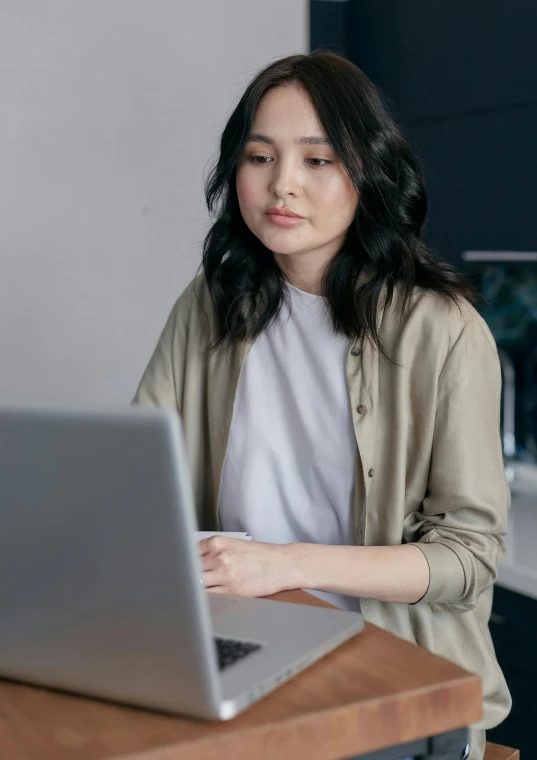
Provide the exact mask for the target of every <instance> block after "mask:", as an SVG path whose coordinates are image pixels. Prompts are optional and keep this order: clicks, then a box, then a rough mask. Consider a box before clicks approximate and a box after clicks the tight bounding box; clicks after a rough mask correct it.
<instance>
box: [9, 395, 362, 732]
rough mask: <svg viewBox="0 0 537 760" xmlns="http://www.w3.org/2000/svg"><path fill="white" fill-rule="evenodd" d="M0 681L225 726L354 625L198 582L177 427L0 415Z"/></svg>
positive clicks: (124, 416) (339, 616) (122, 417)
mask: <svg viewBox="0 0 537 760" xmlns="http://www.w3.org/2000/svg"><path fill="white" fill-rule="evenodd" d="M0 524H1V530H0V675H2V676H4V677H7V678H12V679H16V680H22V681H25V682H30V683H35V684H41V685H44V686H49V687H54V688H58V689H64V690H69V691H74V692H79V693H83V694H88V695H92V696H96V697H101V698H104V699H108V700H113V701H119V702H125V703H131V704H135V705H139V706H144V707H149V708H155V709H159V710H165V711H170V712H173V713H180V714H187V715H191V716H197V717H200V718H206V719H212V720H227V719H229V718H232V717H233V716H234V715H236V714H237V713H238V712H240V711H241V710H243V709H244V708H245V707H247V706H248V705H250V704H251V703H252V702H255V701H256V700H258V699H259V698H260V697H261V696H263V695H264V694H266V693H267V692H269V691H271V690H273V689H274V688H275V687H276V686H278V685H279V684H281V683H282V682H284V681H286V680H288V679H289V678H290V677H291V676H292V675H293V674H295V673H297V672H299V671H300V670H302V669H303V668H305V667H306V666H307V665H309V664H310V663H312V662H314V661H315V660H317V659H319V658H320V657H322V656H323V655H324V654H326V653H327V652H329V651H331V650H332V649H334V648H335V647H337V646H338V645H339V644H341V643H342V642H343V641H345V640H346V639H348V638H350V637H351V636H353V635H355V634H356V633H358V632H359V631H360V630H361V629H362V628H363V619H362V616H361V615H360V614H359V613H357V612H348V611H343V610H332V609H328V608H324V609H323V608H320V607H309V606H302V605H296V604H288V603H285V602H276V601H272V600H267V599H252V598H246V597H237V596H220V595H218V596H215V595H211V594H209V593H208V592H207V591H206V590H205V589H204V588H203V587H202V585H201V584H200V576H199V574H200V572H201V560H200V558H199V555H198V547H197V544H196V540H195V536H194V534H195V531H196V529H197V527H198V526H197V524H196V514H195V510H194V503H193V495H192V489H191V483H190V478H189V472H188V469H187V461H186V455H185V450H184V444H183V436H182V429H181V424H180V420H179V418H178V416H177V415H176V414H173V413H171V412H167V411H164V410H162V409H142V408H131V407H129V408H126V409H125V410H120V411H117V410H114V411H110V410H99V411H93V410H91V411H90V410H86V411H81V410H78V411H74V410H58V409H23V408H6V407H3V408H0Z"/></svg>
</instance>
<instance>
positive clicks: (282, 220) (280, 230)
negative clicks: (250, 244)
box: [236, 84, 358, 261]
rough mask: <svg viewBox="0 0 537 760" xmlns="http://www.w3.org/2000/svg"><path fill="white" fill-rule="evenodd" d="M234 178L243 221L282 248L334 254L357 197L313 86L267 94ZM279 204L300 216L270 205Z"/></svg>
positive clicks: (284, 252) (267, 241)
mask: <svg viewBox="0 0 537 760" xmlns="http://www.w3.org/2000/svg"><path fill="white" fill-rule="evenodd" d="M236 184H237V195H238V199H239V206H240V210H241V213H242V216H243V219H244V221H245V223H246V224H247V226H248V227H249V228H250V230H251V231H252V232H253V234H254V235H255V236H256V237H258V238H259V240H261V242H262V243H263V244H264V245H265V246H266V247H267V248H268V249H269V250H271V251H273V252H274V253H275V254H280V255H292V254H315V258H316V259H319V260H321V259H322V260H325V261H328V260H330V259H331V258H332V257H333V256H334V255H335V254H336V253H337V251H338V250H339V248H340V246H341V244H342V243H343V241H344V239H345V234H346V231H347V229H348V228H349V225H350V224H351V222H352V220H353V219H354V216H355V212H356V205H357V202H358V196H357V193H356V191H355V189H354V187H353V185H352V182H351V180H350V178H349V175H348V174H347V171H346V169H345V168H344V166H343V164H342V163H341V162H340V161H339V160H338V158H337V156H336V154H335V152H334V150H333V149H332V147H331V146H330V144H329V143H328V141H327V137H326V134H325V132H324V130H323V128H322V126H321V123H320V121H319V118H318V116H317V113H316V112H315V109H314V107H313V104H312V103H311V101H310V99H309V96H308V94H307V93H306V92H305V90H303V89H302V88H300V87H299V86H297V85H295V84H288V85H285V86H280V87H275V88H273V89H272V90H269V91H268V92H267V94H266V95H265V96H264V97H263V98H262V99H261V101H260V103H259V105H258V108H257V111H256V114H255V118H254V121H253V124H252V128H251V133H250V135H249V139H248V141H247V143H246V145H245V148H244V151H243V154H242V156H241V158H240V160H239V163H238V165H237V180H236ZM281 209H285V210H289V211H292V212H294V213H295V214H298V216H299V218H292V217H291V218H290V217H286V216H280V215H278V214H276V213H271V212H274V211H277V210H281Z"/></svg>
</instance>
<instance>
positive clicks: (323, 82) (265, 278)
mask: <svg viewBox="0 0 537 760" xmlns="http://www.w3.org/2000/svg"><path fill="white" fill-rule="evenodd" d="M291 82H293V83H296V84H298V85H300V86H301V87H302V88H303V89H304V90H305V91H306V92H307V93H308V94H309V97H310V99H311V101H312V103H313V106H314V108H315V109H316V111H317V115H318V117H319V120H320V122H321V124H322V125H323V127H324V129H325V131H326V135H327V137H328V139H329V140H330V142H331V144H332V146H333V149H334V151H335V153H336V155H337V156H338V158H339V160H340V161H341V162H342V164H343V165H344V167H345V168H346V170H347V172H348V174H349V177H350V179H351V181H352V183H353V185H354V187H355V189H356V190H357V192H358V193H359V200H358V204H357V209H356V215H355V218H354V220H353V222H352V224H351V225H350V227H349V229H348V231H347V234H346V237H345V240H344V242H343V244H342V246H341V247H340V249H339V251H338V252H337V253H336V255H335V256H334V257H333V259H332V260H331V262H330V263H329V265H328V266H327V268H326V271H325V273H324V277H323V280H322V293H323V296H324V297H325V298H326V300H327V305H328V307H329V309H330V313H331V316H332V321H333V326H334V330H335V331H336V332H337V333H340V334H343V335H346V336H347V337H349V338H356V337H358V336H359V335H362V334H365V335H367V336H369V337H370V338H371V340H372V341H373V342H374V344H375V345H376V346H377V348H378V349H380V351H381V353H383V354H384V355H385V351H384V349H383V346H382V344H381V342H380V339H379V335H378V331H377V325H376V315H377V309H378V303H379V296H380V294H381V291H382V290H383V288H386V304H387V305H389V304H390V303H391V301H392V298H393V292H394V286H395V285H396V284H397V283H399V286H400V288H401V292H402V295H403V298H402V310H403V311H404V309H405V308H406V306H407V305H408V300H409V297H410V295H411V293H412V289H413V287H414V286H416V285H419V286H421V287H423V288H427V289H429V290H431V291H434V292H435V293H437V294H438V296H440V297H441V298H442V299H443V300H445V301H448V302H452V303H454V304H457V303H458V302H459V299H460V298H461V297H462V298H467V299H468V300H470V301H472V300H474V299H475V295H476V293H475V291H474V289H473V287H472V286H471V285H470V284H469V283H468V282H467V281H466V280H465V278H463V277H462V276H461V275H460V274H458V273H457V272H456V271H455V269H454V268H453V267H451V266H449V265H448V264H447V263H445V262H444V261H441V260H439V259H438V258H436V257H435V255H434V254H433V253H432V252H431V250H430V249H429V248H428V247H427V246H426V244H425V243H424V241H423V240H422V231H423V226H424V223H425V218H426V214H427V197H426V194H425V188H424V183H423V177H422V172H421V168H420V165H419V162H418V159H417V158H416V156H415V155H414V153H413V152H412V150H411V148H410V146H409V145H408V143H407V142H406V140H405V139H404V138H403V136H402V134H401V132H400V131H399V129H398V127H397V126H396V124H395V122H394V120H393V118H392V117H391V115H390V112H389V110H388V108H387V106H386V105H385V103H384V102H383V99H382V97H381V95H380V93H379V91H378V90H377V88H376V87H375V86H374V85H373V83H372V82H371V81H370V80H369V79H368V78H367V77H366V75H365V74H364V73H363V72H362V71H361V70H360V69H359V68H358V67H357V66H355V65H354V64H353V63H351V62H350V61H348V60H347V59H345V58H343V57H341V56H339V55H336V54H335V53H332V52H330V51H327V50H316V51H314V52H312V53H310V54H309V55H291V56H289V57H286V58H282V59H280V60H277V61H275V62H274V63H271V64H270V65H269V66H267V67H266V68H265V69H263V70H262V71H261V72H260V73H259V74H257V75H256V76H255V77H254V79H253V80H252V81H251V82H250V84H249V85H248V87H247V88H246V91H245V92H244V94H243V96H242V97H241V99H240V101H239V103H238V105H237V107H236V108H235V110H234V111H233V113H232V114H231V116H230V118H229V120H228V122H227V124H226V126H225V128H224V130H223V133H222V136H221V139H220V152H219V155H218V158H217V161H216V163H215V165H214V166H213V168H212V169H211V171H210V173H209V175H208V177H207V179H206V182H205V198H206V202H207V207H208V209H209V212H210V213H211V214H212V215H213V216H215V215H216V220H215V221H214V223H213V225H212V227H211V228H210V230H209V232H208V234H207V236H206V238H205V241H204V245H203V258H202V267H203V270H204V273H205V278H206V282H207V285H208V287H209V291H210V294H211V298H212V302H213V306H214V311H215V318H216V329H217V337H216V338H215V340H214V342H213V344H212V348H213V349H216V348H217V347H218V346H231V345H232V344H234V343H237V342H239V341H242V340H245V339H249V338H255V337H257V336H258V335H259V334H260V333H261V332H262V331H263V330H264V329H265V328H266V327H267V326H268V325H269V324H270V322H271V321H272V320H273V319H274V317H275V316H276V314H277V313H278V311H279V309H280V306H281V304H282V300H283V294H284V292H285V290H284V289H285V278H284V276H283V273H282V271H281V270H280V268H279V267H278V265H277V263H276V261H275V259H274V256H273V254H272V252H271V251H269V250H268V248H266V247H265V246H264V245H263V243H261V241H260V240H259V239H258V238H257V237H256V236H255V235H254V234H253V233H252V232H251V231H250V230H249V228H248V227H247V226H246V223H245V222H244V220H243V218H242V215H241V212H240V208H239V202H238V197H237V190H236V186H235V175H236V167H237V162H238V160H239V158H240V157H241V154H242V152H243V149H244V146H245V143H246V140H247V137H248V135H249V133H250V127H251V124H252V121H253V118H254V114H255V111H256V108H257V105H258V103H259V101H260V100H261V98H262V97H263V95H265V93H267V92H268V90H270V89H271V88H273V87H278V86H279V85H285V84H289V83H291ZM364 268H366V271H369V272H371V273H372V276H370V278H369V279H368V280H367V281H366V282H364V283H363V284H359V283H358V278H359V276H360V273H361V272H362V271H363V270H364ZM364 279H365V278H364Z"/></svg>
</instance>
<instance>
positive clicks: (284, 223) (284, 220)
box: [267, 214, 304, 227]
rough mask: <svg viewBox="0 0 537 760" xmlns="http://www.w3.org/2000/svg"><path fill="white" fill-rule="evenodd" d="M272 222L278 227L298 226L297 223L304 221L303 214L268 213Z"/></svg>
mask: <svg viewBox="0 0 537 760" xmlns="http://www.w3.org/2000/svg"><path fill="white" fill-rule="evenodd" d="M267 216H268V218H269V219H270V221H271V222H272V224H275V225H277V226H278V227H296V226H297V224H300V222H303V221H304V218H303V217H301V216H284V215H283V214H267Z"/></svg>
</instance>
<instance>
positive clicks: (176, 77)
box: [0, 0, 307, 405]
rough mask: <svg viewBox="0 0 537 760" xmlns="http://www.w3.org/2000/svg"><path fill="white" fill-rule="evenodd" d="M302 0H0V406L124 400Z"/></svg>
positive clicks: (301, 33)
mask: <svg viewBox="0 0 537 760" xmlns="http://www.w3.org/2000/svg"><path fill="white" fill-rule="evenodd" d="M306 48H307V2H306V0H267V2H265V1H262V0H189V2H186V1H185V0H46V2H42V0H0V93H1V98H2V109H1V118H0V403H6V402H7V403H12V402H16V403H18V402H23V403H38V404H41V403H45V404H48V403H54V404H62V403H65V404H69V405H72V404H90V405H92V404H95V403H96V404H99V403H105V404H115V403H121V404H123V403H128V402H129V401H130V398H131V396H132V394H133V392H134V390H135V387H136V384H137V382H138V379H139V377H140V374H141V372H142V371H143V369H144V367H145V364H146V362H147V361H148V359H149V356H150V353H151V351H152V350H153V348H154V345H155V342H156V340H157V338H158V335H159V333H160V330H161V328H162V326H163V323H164V321H165V319H166V316H167V314H168V312H169V310H170V308H171V306H172V304H173V302H174V300H175V298H176V297H177V296H178V295H179V293H180V292H181V290H182V289H183V288H184V286H185V285H186V283H187V282H188V281H189V279H190V278H191V277H192V275H193V274H194V273H195V271H196V269H197V267H198V264H199V261H200V251H201V241H202V238H203V235H204V232H205V231H206V230H207V227H208V217H207V214H206V211H205V207H204V203H203V196H202V189H203V175H204V172H205V171H206V170H207V168H208V166H209V165H210V160H211V159H212V157H213V155H214V153H215V150H216V144H217V139H218V136H219V133H220V130H221V128H222V126H223V124H224V123H225V119H226V117H227V116H228V115H229V113H230V112H231V109H232V107H233V105H234V104H235V102H236V99H237V97H238V95H239V94H240V92H241V91H242V89H243V87H244V85H245V84H246V82H247V81H248V80H249V79H250V77H251V76H252V75H253V74H254V73H255V71H257V70H258V69H259V68H260V67H261V66H264V65H265V64H266V63H268V62H269V61H270V60H272V59H274V58H276V57H278V56H282V55H288V54H291V53H295V52H304V51H305V50H306Z"/></svg>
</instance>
